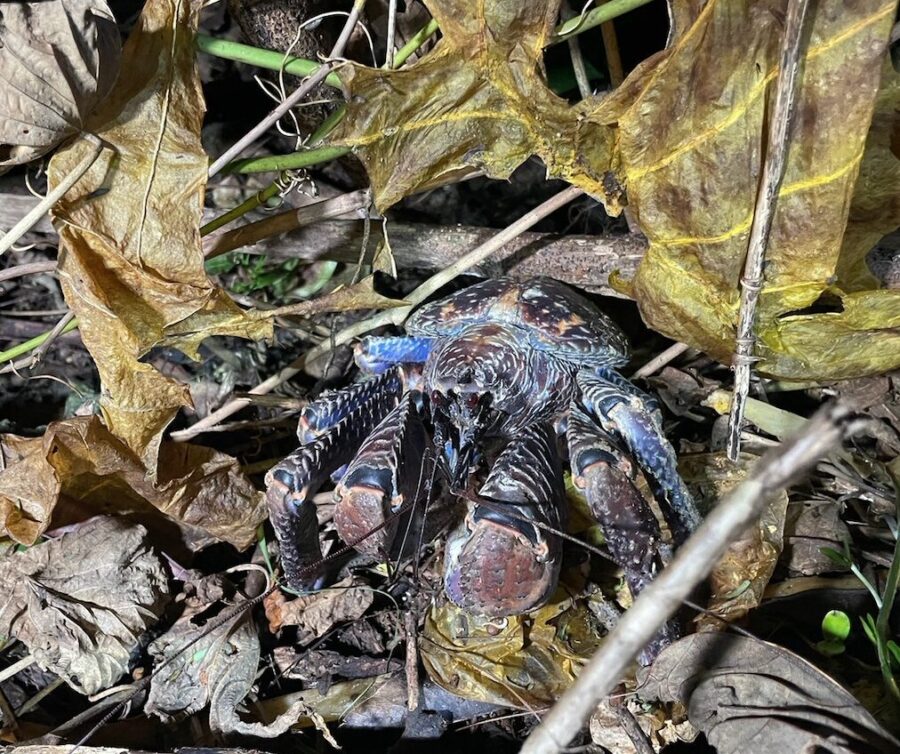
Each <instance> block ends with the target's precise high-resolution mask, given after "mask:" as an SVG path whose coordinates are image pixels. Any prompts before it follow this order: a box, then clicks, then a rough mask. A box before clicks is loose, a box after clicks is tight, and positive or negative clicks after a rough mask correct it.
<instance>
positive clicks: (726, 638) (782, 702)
mask: <svg viewBox="0 0 900 754" xmlns="http://www.w3.org/2000/svg"><path fill="white" fill-rule="evenodd" d="M639 678H640V679H641V685H640V687H639V689H638V693H639V694H640V695H641V696H642V697H644V698H645V699H660V700H662V701H665V702H672V701H675V702H681V703H682V704H684V705H685V707H686V708H687V711H688V716H689V718H690V720H691V722H692V723H693V724H694V725H695V726H697V727H698V728H700V730H702V731H703V732H704V733H705V734H706V737H707V739H708V740H709V743H710V744H711V745H712V746H713V747H715V749H716V751H718V752H719V753H720V754H757V753H759V754H771V752H773V751H798V752H799V751H821V752H835V753H837V752H842V753H843V754H846V752H859V753H860V754H862V752H882V751H898V750H900V742H898V741H897V740H896V739H894V738H893V737H892V736H891V735H890V734H889V733H888V732H887V731H885V730H884V729H882V728H881V726H879V724H878V723H877V722H876V721H875V719H874V718H873V717H872V716H871V715H870V714H869V713H868V712H867V711H866V710H865V709H864V708H863V707H862V705H861V704H860V703H859V702H857V701H856V699H854V698H853V697H852V696H851V695H850V694H849V693H847V692H846V691H845V690H844V689H843V688H841V687H840V686H839V685H838V684H837V683H835V682H834V681H833V680H832V679H831V678H829V677H828V676H827V675H825V674H824V673H822V672H821V671H820V670H818V669H817V668H816V667H814V666H813V665H811V664H810V663H808V662H806V660H803V659H802V658H800V657H798V656H797V655H795V654H793V653H791V652H788V651H787V650H785V649H782V648H781V647H778V646H776V645H775V644H769V643H767V642H764V641H759V640H758V639H751V638H749V637H745V636H734V635H731V634H694V635H693V636H688V637H686V638H684V639H681V640H680V641H677V642H676V643H675V644H673V645H672V646H670V647H668V648H667V649H665V650H663V652H662V653H661V654H660V655H659V657H658V658H657V659H656V662H655V663H654V664H653V666H652V667H650V668H647V669H644V670H642V671H640V674H639Z"/></svg>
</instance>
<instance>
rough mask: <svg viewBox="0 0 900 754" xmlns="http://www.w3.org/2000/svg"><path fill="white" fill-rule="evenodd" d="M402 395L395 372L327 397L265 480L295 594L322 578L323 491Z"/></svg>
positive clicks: (311, 408) (309, 413)
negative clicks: (318, 501) (319, 501)
mask: <svg viewBox="0 0 900 754" xmlns="http://www.w3.org/2000/svg"><path fill="white" fill-rule="evenodd" d="M402 389H403V384H402V380H401V379H400V378H399V376H398V374H397V373H396V372H390V373H386V374H384V375H382V376H381V377H377V378H375V379H374V380H371V381H370V383H361V384H359V385H352V386H350V387H349V388H346V389H345V390H339V391H335V392H331V393H328V394H326V395H324V396H322V398H320V399H319V400H317V401H313V402H312V403H311V404H310V405H309V406H307V408H306V410H305V411H304V417H305V420H306V428H305V429H304V428H303V420H301V429H300V430H298V433H299V434H300V435H301V442H303V443H304V444H303V445H301V446H300V447H299V448H298V449H297V450H296V451H294V452H293V453H292V454H291V455H289V456H288V457H287V458H285V459H284V460H283V461H282V462H281V463H279V464H278V465H277V466H275V467H274V468H273V469H271V470H270V471H269V473H268V474H266V503H267V504H268V507H269V518H270V519H271V521H272V526H273V527H274V529H275V534H276V536H277V537H278V542H279V545H280V550H281V564H282V568H283V569H284V575H285V578H286V580H287V583H288V585H289V586H290V587H291V588H292V589H298V590H302V589H307V588H309V587H311V586H313V585H314V584H315V582H316V581H317V580H318V579H319V577H320V575H321V574H320V573H319V572H318V569H317V568H316V563H318V562H319V561H320V560H321V559H322V548H321V545H320V544H319V527H318V522H317V520H316V507H315V504H314V503H313V501H312V498H313V495H315V494H316V492H317V490H318V489H319V487H321V486H322V484H324V483H325V481H326V480H327V479H328V477H329V475H330V474H331V473H332V472H333V471H334V470H335V469H337V468H338V467H340V466H342V465H343V464H345V463H347V462H348V461H350V459H351V458H353V455H354V453H355V451H356V449H357V448H358V447H359V445H360V443H361V442H362V441H363V440H364V439H365V437H366V436H367V435H368V434H369V432H371V431H372V429H373V428H374V427H375V425H376V424H378V422H380V421H381V420H382V419H383V418H384V417H385V416H386V415H387V414H388V413H389V412H390V411H391V409H392V408H393V407H394V406H395V405H396V404H397V401H398V400H399V398H400V394H401V392H402Z"/></svg>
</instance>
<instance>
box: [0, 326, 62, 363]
mask: <svg viewBox="0 0 900 754" xmlns="http://www.w3.org/2000/svg"><path fill="white" fill-rule="evenodd" d="M76 327H78V320H77V319H73V320H72V321H71V322H69V324H67V325H66V326H65V327H64V328H63V329H62V330H60V332H59V334H60V335H62V334H64V333H67V332H72V330H74V329H75V328H76ZM50 332H51V331H49V330H48V331H47V332H45V333H42V334H41V335H36V336H35V337H33V338H32V339H31V340H26V341H25V342H23V343H19V344H18V345H15V346H13V347H12V348H8V349H6V350H5V351H0V362H6V361H13V360H14V359H18V358H19V357H20V356H24V355H25V354H26V353H28V352H29V351H33V350H34V349H35V348H39V347H40V346H42V345H44V343H46V342H47V338H49V337H50Z"/></svg>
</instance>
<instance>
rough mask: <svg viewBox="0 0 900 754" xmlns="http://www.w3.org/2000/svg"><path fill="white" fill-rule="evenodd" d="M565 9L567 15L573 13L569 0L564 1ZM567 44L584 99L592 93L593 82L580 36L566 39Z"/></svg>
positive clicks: (576, 80) (579, 91) (576, 81)
mask: <svg viewBox="0 0 900 754" xmlns="http://www.w3.org/2000/svg"><path fill="white" fill-rule="evenodd" d="M563 9H564V10H565V11H566V15H568V16H571V15H572V8H571V6H570V5H569V3H568V0H566V2H564V3H563ZM566 44H567V45H568V46H569V57H570V58H571V59H572V70H573V71H575V83H576V84H578V93H579V94H580V95H581V98H582V99H587V98H588V97H590V96H591V93H592V92H591V82H590V79H589V77H588V72H587V68H586V67H585V65H584V55H582V54H581V44H580V43H579V41H578V37H571V38H570V39H568V40H567V41H566Z"/></svg>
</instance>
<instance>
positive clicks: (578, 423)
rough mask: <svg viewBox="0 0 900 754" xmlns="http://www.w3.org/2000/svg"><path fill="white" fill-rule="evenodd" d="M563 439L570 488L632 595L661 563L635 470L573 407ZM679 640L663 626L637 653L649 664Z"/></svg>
mask: <svg viewBox="0 0 900 754" xmlns="http://www.w3.org/2000/svg"><path fill="white" fill-rule="evenodd" d="M566 440H567V441H568V445H569V459H570V463H571V466H572V479H573V481H574V483H575V486H576V487H578V488H579V489H580V490H582V491H583V492H584V494H585V497H586V498H587V501H588V505H589V506H590V508H591V513H592V514H593V516H594V518H595V519H596V520H597V522H598V523H599V524H600V526H601V528H602V529H603V536H604V538H605V539H606V546H607V548H608V549H609V553H610V555H611V556H612V559H613V560H614V561H615V562H616V563H617V564H618V565H619V566H621V567H622V570H623V571H624V573H625V581H626V582H627V583H628V587H629V589H630V590H631V594H632V595H633V596H635V597H636V596H637V595H638V593H639V592H640V591H641V590H642V589H643V588H644V587H645V586H647V584H648V583H649V582H650V581H651V580H652V579H653V575H654V571H655V570H656V566H657V565H661V558H660V557H659V547H660V542H661V540H662V534H661V532H660V529H659V523H658V522H657V520H656V516H654V515H653V511H652V510H650V506H649V505H648V504H647V501H646V500H644V497H643V495H641V493H640V492H639V491H638V489H637V488H636V487H635V486H634V475H635V469H634V467H633V466H632V465H631V462H630V461H629V460H628V458H627V457H626V456H625V455H624V454H623V452H622V451H621V450H620V449H619V448H617V447H616V445H615V444H614V443H613V441H612V439H611V438H610V436H609V435H608V434H607V433H606V432H604V431H603V430H602V429H601V428H600V427H599V426H597V423H596V422H595V421H593V420H592V419H591V418H590V417H589V416H588V415H587V414H585V413H584V411H582V410H581V409H580V408H578V406H574V405H573V406H572V409H571V411H570V414H569V422H568V428H567V430H566ZM679 636H680V631H679V628H678V624H677V622H676V621H670V622H669V623H667V624H666V625H664V626H663V627H662V628H661V629H660V631H659V633H658V634H657V635H656V637H655V638H654V639H653V641H651V642H650V643H649V644H648V645H647V646H646V647H645V648H644V650H643V651H642V653H641V656H640V658H639V659H640V662H641V664H642V665H649V664H650V663H651V662H652V661H653V660H654V659H655V658H656V655H658V654H659V653H660V651H661V650H662V649H663V648H664V647H666V646H668V645H669V644H671V643H672V642H673V641H675V640H676V639H677V638H678V637H679Z"/></svg>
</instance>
